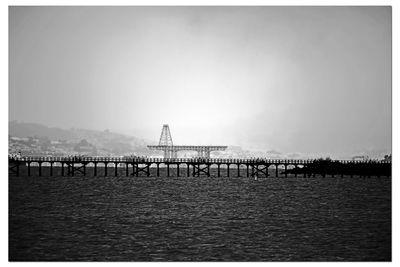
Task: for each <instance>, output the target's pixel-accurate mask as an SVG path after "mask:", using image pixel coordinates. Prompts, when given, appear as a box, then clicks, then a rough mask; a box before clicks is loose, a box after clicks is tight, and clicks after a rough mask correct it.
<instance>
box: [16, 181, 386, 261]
mask: <svg viewBox="0 0 400 267" xmlns="http://www.w3.org/2000/svg"><path fill="white" fill-rule="evenodd" d="M9 259H10V260H11V261H389V260H391V180H390V178H262V179H259V180H257V181H255V180H253V179H251V178H204V177H200V178H198V177H196V178H193V177H192V178H187V177H181V178H177V177H174V178H166V177H164V178H154V177H143V178H136V177H135V178H134V177H10V178H9Z"/></svg>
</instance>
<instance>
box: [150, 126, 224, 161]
mask: <svg viewBox="0 0 400 267" xmlns="http://www.w3.org/2000/svg"><path fill="white" fill-rule="evenodd" d="M147 147H148V148H149V149H150V150H161V151H163V152H164V158H165V159H171V158H177V157H178V151H197V156H198V157H199V158H207V159H208V158H210V157H211V151H223V150H226V149H227V148H228V146H212V145H211V146H192V145H178V146H176V145H175V146H174V143H173V141H172V136H171V131H170V129H169V125H168V124H164V125H163V128H162V130H161V135H160V141H159V142H158V145H149V146H147Z"/></svg>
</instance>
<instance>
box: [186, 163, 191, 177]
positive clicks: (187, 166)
mask: <svg viewBox="0 0 400 267" xmlns="http://www.w3.org/2000/svg"><path fill="white" fill-rule="evenodd" d="M186 175H187V177H190V165H189V163H186Z"/></svg>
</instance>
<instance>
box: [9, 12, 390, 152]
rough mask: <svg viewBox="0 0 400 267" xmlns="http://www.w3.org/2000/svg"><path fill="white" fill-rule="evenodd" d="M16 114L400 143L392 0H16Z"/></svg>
mask: <svg viewBox="0 0 400 267" xmlns="http://www.w3.org/2000/svg"><path fill="white" fill-rule="evenodd" d="M9 120H20V121H25V122H37V123H43V124H46V125H49V126H57V127H63V128H70V127H75V128H87V129H98V130H104V129H110V130H112V131H118V132H122V133H126V134H131V135H134V136H135V135H136V136H138V137H144V138H147V139H151V140H158V138H159V135H160V133H161V128H162V124H164V123H166V124H169V125H170V128H171V133H172V137H173V139H174V144H177V145H189V144H191V145H199V144H214V145H240V146H242V147H244V148H249V149H259V150H272V149H274V150H277V151H280V152H283V153H292V152H297V153H304V154H310V155H311V154H312V155H326V154H329V155H332V156H335V155H337V156H339V155H353V154H360V153H365V152H366V151H383V152H385V153H390V151H391V8H390V7H10V9H9Z"/></svg>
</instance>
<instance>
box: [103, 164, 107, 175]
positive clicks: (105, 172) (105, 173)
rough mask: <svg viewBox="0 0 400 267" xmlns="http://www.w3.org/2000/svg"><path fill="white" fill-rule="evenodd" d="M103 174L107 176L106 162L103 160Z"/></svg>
mask: <svg viewBox="0 0 400 267" xmlns="http://www.w3.org/2000/svg"><path fill="white" fill-rule="evenodd" d="M104 176H107V162H104Z"/></svg>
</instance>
